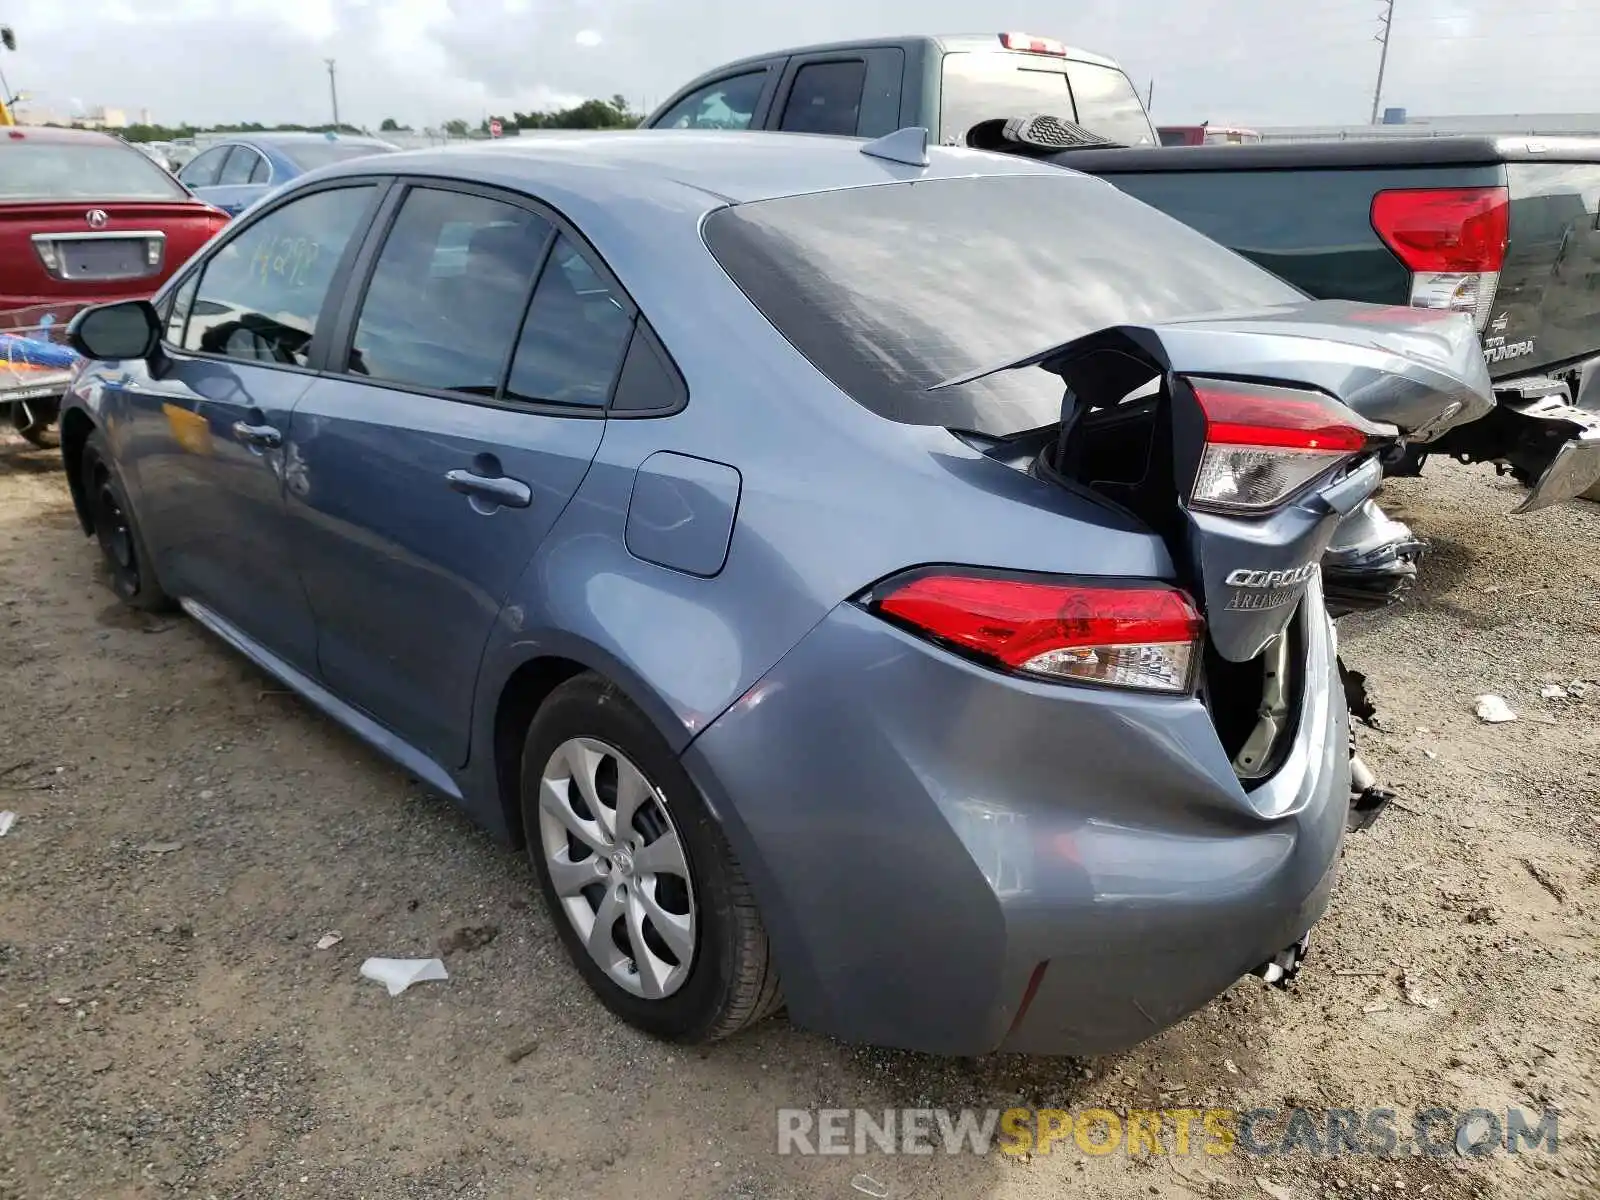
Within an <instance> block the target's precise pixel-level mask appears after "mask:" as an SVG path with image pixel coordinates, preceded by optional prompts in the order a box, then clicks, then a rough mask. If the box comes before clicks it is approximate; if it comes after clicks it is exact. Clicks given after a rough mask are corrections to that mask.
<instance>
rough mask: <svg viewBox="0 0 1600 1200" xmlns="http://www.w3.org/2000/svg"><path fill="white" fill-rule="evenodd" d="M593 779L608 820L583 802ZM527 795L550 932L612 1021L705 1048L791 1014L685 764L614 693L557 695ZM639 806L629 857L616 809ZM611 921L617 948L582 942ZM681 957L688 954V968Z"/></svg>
mask: <svg viewBox="0 0 1600 1200" xmlns="http://www.w3.org/2000/svg"><path fill="white" fill-rule="evenodd" d="M632 772H636V773H637V774H636V775H635V774H633V773H632ZM584 777H587V779H589V780H591V781H593V782H592V783H591V785H590V786H591V788H592V794H593V795H594V796H595V798H596V799H597V800H598V811H597V810H596V808H594V807H592V806H591V804H590V802H588V801H586V800H585V799H584V792H585V788H584V785H583V782H582V779H583V778H584ZM547 779H550V780H552V781H553V782H552V783H550V784H549V785H548V786H546V784H545V782H544V781H545V780H547ZM628 781H631V784H632V786H631V787H630V786H629V782H628ZM521 787H522V818H523V827H524V829H525V830H526V831H527V845H528V857H529V859H530V860H531V861H532V863H533V869H534V873H535V874H536V875H537V876H538V878H539V888H540V890H541V891H542V892H543V893H544V899H545V904H546V906H547V907H548V908H549V911H550V917H551V920H552V921H553V922H554V923H555V926H556V930H557V932H558V934H559V935H560V937H561V941H562V944H563V945H565V946H566V948H567V953H568V954H569V955H570V956H571V958H572V961H573V964H574V965H575V966H576V967H577V969H578V973H579V974H580V975H582V976H583V978H584V980H585V981H586V982H587V983H588V984H589V986H590V988H592V989H593V990H594V992H595V994H596V995H598V996H599V998H600V1000H601V1001H602V1002H603V1003H604V1004H605V1006H606V1007H607V1008H609V1009H610V1010H611V1011H612V1012H613V1013H615V1014H616V1015H617V1016H619V1017H621V1018H622V1019H623V1020H624V1021H626V1022H627V1023H628V1024H630V1025H632V1026H634V1027H635V1028H637V1029H641V1030H643V1031H644V1032H646V1033H648V1034H651V1035H652V1036H655V1037H658V1038H664V1039H667V1040H669V1041H675V1042H685V1043H697V1042H712V1041H716V1040H717V1039H719V1038H724V1037H727V1036H729V1035H730V1034H733V1033H736V1032H738V1031H739V1030H741V1029H743V1028H744V1027H745V1026H747V1025H751V1024H754V1023H755V1022H756V1021H759V1020H761V1019H762V1018H764V1017H766V1016H768V1015H770V1014H771V1013H774V1012H776V1011H777V1010H778V1009H779V1008H780V1007H781V1006H782V996H781V994H780V992H779V987H778V975H777V970H776V967H775V966H774V964H773V962H772V959H771V954H770V951H769V947H768V944H767V935H766V930H765V929H764V928H763V927H762V924H761V918H760V916H759V914H758V913H757V911H756V906H755V901H754V899H753V898H752V897H751V894H750V887H749V884H748V883H747V882H746V881H745V878H744V874H743V872H742V871H741V870H740V869H739V864H738V862H737V860H735V858H734V856H733V853H732V851H731V850H730V849H729V847H728V844H727V842H726V840H725V839H724V838H723V836H722V830H721V828H720V827H719V826H718V824H717V822H716V821H715V819H713V817H712V816H711V813H710V811H709V810H708V809H707V807H706V805H705V802H704V801H703V800H702V799H701V797H700V793H699V790H698V789H697V788H696V787H695V786H694V783H693V781H691V780H690V778H689V775H688V772H686V771H685V770H684V769H683V766H682V764H681V763H680V762H679V761H678V759H677V756H676V755H674V754H673V753H672V751H671V749H670V748H668V746H667V744H666V742H665V741H664V740H662V738H661V735H660V734H658V733H657V732H656V730H655V729H654V728H653V727H652V726H651V724H650V722H649V720H648V719H647V718H646V717H645V716H644V714H643V713H641V712H640V711H639V710H638V709H637V708H635V707H634V705H633V704H632V703H631V702H630V701H629V700H628V699H627V697H625V696H624V695H623V694H622V693H621V692H620V691H618V690H617V688H616V687H615V686H614V685H613V684H611V683H610V682H608V681H607V680H605V679H603V678H601V677H600V676H598V675H594V674H584V675H579V676H577V677H576V678H574V679H571V680H568V681H567V682H566V683H564V684H562V685H561V686H560V687H558V688H557V689H556V690H555V691H554V692H552V693H551V694H550V696H549V697H548V698H547V699H546V700H545V702H544V704H543V705H542V706H541V707H540V708H539V711H538V713H537V714H536V715H535V716H534V719H533V722H532V724H531V725H530V726H529V729H528V736H527V740H526V741H525V743H524V745H523V755H522V781H521ZM629 795H632V796H635V797H642V799H640V800H639V803H638V806H637V808H636V809H635V811H634V815H633V817H632V820H631V821H630V822H629V825H628V827H627V831H626V834H625V835H624V837H623V839H621V841H620V844H619V839H618V838H617V837H616V836H615V835H614V832H613V827H614V826H615V822H616V817H617V803H618V801H619V800H625V799H626V797H627V796H629ZM541 796H543V797H544V798H545V801H546V802H545V803H544V804H541ZM558 813H559V814H560V815H559V816H558ZM580 836H581V837H582V839H584V840H580ZM674 837H675V838H676V843H675V845H676V847H677V848H678V849H679V850H680V851H681V854H676V855H675V854H674V853H673V852H672V851H673V846H674V843H673V842H672V840H671V839H672V838H674ZM552 847H553V848H552ZM596 848H598V850H599V851H600V852H597V849H596ZM634 855H637V856H638V865H637V867H635V866H634V861H633V856H634ZM668 863H671V864H674V865H673V866H667V864H668ZM647 864H648V865H647ZM651 867H658V868H663V869H659V870H651ZM678 867H681V869H682V873H681V875H680V874H679V873H677V870H676V868H678ZM553 870H559V871H560V872H561V875H562V879H563V885H564V889H565V890H564V892H563V891H558V890H557V886H556V883H555V880H554V878H553V874H552V872H553ZM591 876H592V878H590V877H591ZM585 879H588V880H589V881H588V882H587V884H584V883H583V881H584V880H585ZM580 888H581V890H580ZM602 906H604V907H603V908H602ZM601 911H604V912H605V913H606V914H607V915H609V916H612V917H613V920H612V921H611V922H610V923H609V924H610V928H611V929H612V930H620V934H618V933H613V934H612V936H610V937H609V938H608V937H605V936H600V935H595V934H586V933H585V932H580V923H581V922H583V921H584V920H585V919H586V920H587V922H588V925H589V927H590V929H591V930H592V929H595V928H597V927H598V926H599V925H600V924H601V922H599V921H597V920H596V916H597V915H598V914H599V913H600V912H601ZM635 922H637V924H635ZM663 929H666V930H667V931H668V933H669V934H671V935H672V940H671V941H670V942H669V940H668V937H665V936H663V933H662V930H663ZM652 935H653V936H652ZM640 941H642V942H643V943H644V951H645V952H644V953H641V952H640V950H639V942H640ZM591 943H592V944H595V945H596V946H597V947H598V949H597V950H596V951H595V952H591V950H590V949H589V945H590V944H591ZM673 944H676V945H677V946H678V947H680V950H681V948H682V947H684V946H685V945H687V946H688V947H690V948H691V949H690V953H689V955H688V957H687V960H685V958H684V955H683V954H682V953H680V952H675V951H674V950H673ZM602 958H604V960H605V961H604V962H602ZM652 993H654V994H652Z"/></svg>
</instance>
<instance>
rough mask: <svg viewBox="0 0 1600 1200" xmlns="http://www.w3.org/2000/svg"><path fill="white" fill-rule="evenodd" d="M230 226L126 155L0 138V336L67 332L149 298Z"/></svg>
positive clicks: (77, 143)
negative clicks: (115, 306)
mask: <svg viewBox="0 0 1600 1200" xmlns="http://www.w3.org/2000/svg"><path fill="white" fill-rule="evenodd" d="M227 222H228V217H227V214H225V213H223V212H220V211H218V210H217V209H215V208H212V207H211V206H210V205H208V204H205V203H203V202H202V201H200V200H198V199H196V198H195V197H194V195H193V194H191V193H190V192H189V190H188V189H187V188H185V187H184V186H183V185H182V184H181V183H179V182H178V181H177V180H176V179H174V178H173V177H172V176H171V175H169V174H167V172H165V171H163V170H162V169H161V168H160V167H159V166H157V165H156V164H155V163H153V162H151V161H150V160H149V159H148V158H146V157H145V156H144V155H142V154H140V153H139V152H138V151H137V150H135V149H134V148H133V147H132V146H129V145H128V144H127V143H125V142H122V141H119V140H118V139H116V138H114V137H110V136H108V135H106V134H103V133H92V132H90V131H88V130H83V129H42V128H36V127H29V126H8V127H7V128H5V129H3V130H0V330H3V329H12V330H23V329H37V328H39V327H40V326H44V327H47V328H48V327H50V326H53V325H57V324H63V325H64V324H65V322H66V321H67V320H68V319H70V318H71V317H72V315H73V314H74V313H76V312H77V311H78V310H79V309H80V308H83V307H84V306H85V305H89V304H97V303H99V302H100V301H102V300H126V299H131V298H135V297H139V296H148V295H150V294H151V293H153V292H154V291H155V290H156V289H157V288H158V287H160V286H161V284H162V283H163V282H165V280H166V279H167V277H168V276H169V275H171V274H172V273H173V272H174V271H175V270H177V269H178V268H179V267H180V266H182V265H183V263H184V262H185V260H187V259H188V257H189V256H190V255H191V254H193V253H194V252H195V251H196V250H198V249H199V248H200V247H201V246H203V245H204V244H205V243H206V241H207V240H208V239H209V238H210V237H211V235H212V234H213V233H215V232H216V231H217V230H219V229H221V228H222V227H223V226H224V225H226V224H227Z"/></svg>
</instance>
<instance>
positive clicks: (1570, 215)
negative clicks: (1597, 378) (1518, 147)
mask: <svg viewBox="0 0 1600 1200" xmlns="http://www.w3.org/2000/svg"><path fill="white" fill-rule="evenodd" d="M1506 176H1507V179H1506V182H1507V184H1508V185H1509V187H1510V190H1511V245H1510V248H1509V250H1508V251H1507V254H1506V261H1505V266H1504V267H1503V268H1502V270H1501V275H1500V289H1499V291H1498V293H1497V294H1496V296H1495V303H1494V308H1493V312H1492V315H1491V317H1490V321H1489V327H1488V328H1487V329H1486V330H1484V335H1483V337H1484V353H1485V355H1486V357H1487V358H1488V359H1489V370H1490V372H1491V373H1492V374H1493V375H1495V376H1496V377H1503V376H1508V375H1521V374H1526V373H1528V372H1531V371H1536V370H1540V369H1543V368H1546V367H1549V366H1551V365H1552V364H1556V363H1565V362H1569V361H1572V360H1574V359H1579V358H1587V357H1591V356H1593V355H1595V354H1600V290H1596V289H1597V287H1600V155H1597V156H1595V161H1592V162H1509V163H1507V164H1506Z"/></svg>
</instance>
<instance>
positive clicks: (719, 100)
mask: <svg viewBox="0 0 1600 1200" xmlns="http://www.w3.org/2000/svg"><path fill="white" fill-rule="evenodd" d="M766 82H767V73H766V72H765V71H752V72H750V73H749V74H748V75H735V76H734V77H733V78H732V79H719V80H718V81H717V82H716V83H710V84H707V85H706V86H705V87H703V88H701V89H699V90H698V91H694V92H690V93H689V94H688V95H687V96H685V97H684V98H683V99H682V100H679V101H678V102H677V103H676V104H674V105H673V106H672V107H671V108H669V109H668V110H667V111H666V112H665V113H663V114H662V116H661V119H660V120H658V121H657V122H656V123H655V126H654V128H656V129H749V128H750V121H751V119H752V118H753V117H754V116H755V112H756V104H757V103H759V102H760V100H761V89H762V87H764V86H765V85H766Z"/></svg>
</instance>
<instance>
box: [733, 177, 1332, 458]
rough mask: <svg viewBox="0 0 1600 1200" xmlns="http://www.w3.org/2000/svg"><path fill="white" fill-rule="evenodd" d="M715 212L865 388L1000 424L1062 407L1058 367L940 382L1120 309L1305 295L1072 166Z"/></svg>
mask: <svg viewBox="0 0 1600 1200" xmlns="http://www.w3.org/2000/svg"><path fill="white" fill-rule="evenodd" d="M704 228H705V238H706V242H707V245H708V246H709V247H710V249H711V252H712V253H713V254H714V255H715V256H716V258H717V260H718V261H719V262H720V263H721V264H722V266H723V269H724V270H726V271H727V272H728V274H729V275H730V276H731V277H732V278H733V280H734V282H735V283H736V284H738V285H739V287H740V288H741V289H742V290H743V291H744V293H745V295H746V296H748V297H749V298H750V300H751V301H752V302H753V303H754V304H755V306H756V307H757V308H758V309H760V310H761V312H762V313H763V314H764V315H765V316H766V317H767V319H768V320H769V321H770V322H771V323H772V324H773V325H774V326H775V327H776V328H777V329H778V331H779V332H780V333H782V334H783V336H784V337H786V338H787V339H788V340H789V341H790V342H791V343H792V344H793V345H794V346H795V347H796V348H797V349H799V350H800V352H801V353H803V354H804V355H805V356H806V357H807V358H808V359H810V361H811V362H812V363H813V364H814V365H815V366H816V367H817V368H818V369H819V370H820V371H821V372H822V373H823V374H824V375H826V376H828V378H829V379H831V380H832V381H833V382H834V383H835V384H836V385H837V386H838V387H839V388H840V389H841V390H843V391H844V392H846V393H847V394H849V395H850V396H851V397H853V398H854V399H855V400H856V401H857V402H859V403H860V404H862V405H864V406H865V407H867V408H869V409H871V410H872V411H873V412H875V413H877V414H879V415H880V416H884V417H888V418H890V419H892V420H896V421H903V422H907V423H910V424H917V425H945V426H950V427H952V428H958V429H970V430H974V431H977V432H980V433H987V434H993V435H997V436H998V435H1004V434H1008V433H1017V432H1020V431H1022V430H1025V429H1034V428H1038V427H1039V426H1042V425H1047V424H1050V423H1051V422H1053V421H1055V420H1057V419H1058V417H1059V412H1060V406H1061V382H1060V380H1059V379H1057V378H1056V377H1055V376H1053V375H1049V374H1047V373H1046V372H1043V371H1032V370H1027V371H1007V372H1002V373H1000V374H998V375H995V376H991V377H989V378H987V379H982V380H977V381H975V382H973V383H970V384H966V385H962V386H959V387H951V388H944V389H940V390H939V391H929V390H928V389H929V388H931V387H932V386H933V385H935V384H937V383H941V382H943V381H945V380H949V379H953V378H956V377H959V376H963V375H967V374H970V373H971V372H973V371H976V370H980V369H983V368H987V367H992V366H996V365H999V364H1002V363H1005V362H1010V361H1014V360H1016V359H1019V358H1022V357H1025V356H1027V355H1029V354H1031V353H1034V352H1036V351H1039V350H1044V349H1047V348H1049V347H1051V346H1055V345H1059V344H1060V343H1063V342H1068V341H1072V340H1074V339H1076V338H1079V337H1082V336H1084V335H1085V334H1089V333H1093V332H1095V331H1097V330H1100V329H1104V328H1106V327H1108V326H1112V325H1119V324H1150V323H1160V322H1164V321H1172V320H1177V319H1181V318H1184V317H1193V316H1200V315H1210V314H1219V313H1237V312H1248V311H1256V310H1260V309H1262V308H1266V307H1270V306H1273V305H1280V304H1289V303H1294V302H1296V301H1299V300H1302V299H1304V297H1303V295H1302V293H1300V292H1299V291H1297V290H1295V289H1294V288H1292V287H1290V286H1289V285H1288V284H1286V283H1284V282H1283V281H1282V280H1280V279H1277V278H1275V277H1274V276H1273V275H1271V274H1269V273H1268V272H1266V271H1263V270H1261V269H1260V268H1259V267H1256V266H1255V265H1253V264H1252V263H1250V262H1248V261H1246V260H1245V259H1243V258H1241V257H1239V256H1238V255H1236V254H1234V253H1232V252H1231V251H1228V250H1226V249H1224V248H1223V247H1221V246H1219V245H1217V244H1216V243H1215V242H1212V241H1210V240H1208V239H1207V238H1204V237H1202V236H1201V235H1200V234H1198V233H1196V232H1195V231H1194V230H1192V229H1189V228H1187V227H1185V226H1183V225H1181V224H1179V223H1178V222H1177V221H1174V220H1171V219H1170V218H1168V217H1165V216H1163V215H1162V214H1161V213H1158V212H1156V211H1155V210H1154V209H1152V208H1150V207H1148V206H1146V205H1143V204H1139V203H1137V202H1136V201H1134V200H1132V199H1131V198H1129V197H1127V196H1125V195H1122V194H1121V193H1119V192H1117V191H1116V190H1115V189H1114V188H1112V187H1110V186H1108V185H1106V184H1104V183H1101V182H1099V181H1098V180H1094V179H1090V178H1087V177H1085V176H1081V175H1078V174H1076V173H1074V172H1069V171H1059V172H1054V171H1053V172H1051V173H1049V174H1045V175H1026V176H989V177H980V178H948V179H930V180H922V181H919V182H916V183H906V184H885V185H879V186H874V187H862V188H853V189H844V190H839V191H832V192H819V193H813V194H810V195H805V196H787V197H783V198H780V199H775V200H764V201H759V202H756V203H751V204H740V205H734V206H731V207H728V208H724V209H720V210H718V211H717V212H715V213H713V214H712V215H711V216H710V217H709V218H708V219H707V220H706V223H705V227H704Z"/></svg>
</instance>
